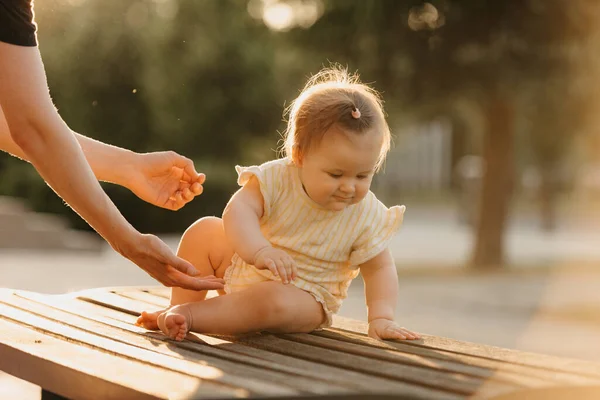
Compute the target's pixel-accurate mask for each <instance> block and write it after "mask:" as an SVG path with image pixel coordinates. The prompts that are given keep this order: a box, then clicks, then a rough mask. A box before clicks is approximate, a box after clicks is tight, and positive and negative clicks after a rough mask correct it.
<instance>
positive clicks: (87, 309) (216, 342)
mask: <svg viewBox="0 0 600 400" xmlns="http://www.w3.org/2000/svg"><path fill="white" fill-rule="evenodd" d="M25 295H26V296H30V294H29V293H27V294H25ZM42 301H43V300H42ZM45 301H46V302H47V303H48V302H49V301H52V300H49V299H48V298H46V299H45ZM49 304H52V305H53V306H54V307H59V308H61V309H65V310H67V311H70V312H73V313H75V314H77V315H82V316H85V317H86V318H92V319H93V320H96V321H99V322H103V323H107V324H111V325H113V326H115V327H118V328H120V329H123V330H127V331H130V332H135V333H138V334H140V335H143V336H147V337H152V338H162V339H163V340H164V336H163V335H162V334H160V333H154V332H148V331H146V330H145V329H142V328H138V327H136V326H134V325H132V324H133V322H134V321H135V317H133V316H131V315H129V314H124V313H121V312H119V311H116V310H112V309H109V308H102V306H99V305H97V304H91V303H84V302H82V303H77V304H73V302H69V303H64V302H61V303H54V302H53V303H49ZM91 308H97V309H91ZM100 314H103V315H106V316H107V317H109V318H104V317H101V316H99V315H100ZM188 339H189V341H190V342H195V343H190V342H188V341H185V342H181V343H177V346H181V347H183V348H186V349H190V350H192V351H195V352H198V353H199V354H210V355H215V356H217V357H220V358H223V359H229V360H231V361H235V362H238V363H247V364H250V365H255V366H257V367H260V368H267V369H275V370H278V371H282V372H286V373H290V374H295V375H300V376H306V377H310V378H312V379H317V380H319V379H320V380H326V381H327V382H330V383H333V384H339V385H343V386H345V387H348V388H355V389H356V390H361V391H373V390H374V389H373V387H374V386H375V388H376V389H375V391H378V389H381V391H383V392H385V391H388V386H389V382H388V381H386V380H383V379H379V378H375V377H370V376H368V375H365V374H360V373H357V372H354V371H348V370H346V369H345V368H337V367H330V366H327V365H322V364H319V363H314V362H310V361H305V360H300V359H297V358H293V357H289V356H285V355H282V354H277V353H272V352H269V351H265V350H260V349H255V348H252V347H248V346H244V345H241V344H237V343H234V342H231V341H228V340H224V339H222V338H221V337H211V336H206V335H200V334H193V335H190V336H188ZM196 343H201V344H203V345H202V346H200V345H198V344H196ZM392 389H393V388H392ZM390 390H391V389H390Z"/></svg>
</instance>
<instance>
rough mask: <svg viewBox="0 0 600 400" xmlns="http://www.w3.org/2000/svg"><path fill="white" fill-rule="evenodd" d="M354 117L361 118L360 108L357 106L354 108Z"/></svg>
mask: <svg viewBox="0 0 600 400" xmlns="http://www.w3.org/2000/svg"><path fill="white" fill-rule="evenodd" d="M351 114H352V118H354V119H359V118H360V110H359V109H358V108H356V107H354V109H353V110H352V113H351Z"/></svg>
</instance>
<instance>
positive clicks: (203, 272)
mask: <svg viewBox="0 0 600 400" xmlns="http://www.w3.org/2000/svg"><path fill="white" fill-rule="evenodd" d="M177 255H178V256H179V257H181V258H183V259H184V260H188V261H189V262H191V263H192V264H193V265H194V267H196V269H197V270H198V272H199V275H198V276H208V275H215V276H217V277H218V278H223V275H224V274H225V270H226V269H227V267H228V266H229V263H230V261H231V257H233V249H232V248H231V246H229V243H228V241H227V239H226V237H225V231H224V229H223V221H222V220H221V219H220V218H216V217H206V218H201V219H199V220H198V221H196V222H195V223H194V224H192V225H191V226H190V227H189V228H188V229H187V230H186V231H185V232H184V234H183V236H182V237H181V241H180V242H179V247H178V249H177ZM205 297H206V290H202V291H195V290H186V289H182V288H177V287H175V288H172V289H171V303H170V304H171V306H175V305H178V304H184V303H189V302H193V301H201V300H204V298H205ZM164 311H165V310H159V311H155V312H151V313H149V312H146V311H144V312H142V315H140V317H139V318H138V319H137V322H136V324H137V325H141V326H143V327H144V328H146V329H158V325H157V324H156V319H157V318H158V316H159V315H160V314H162V313H163V312H164Z"/></svg>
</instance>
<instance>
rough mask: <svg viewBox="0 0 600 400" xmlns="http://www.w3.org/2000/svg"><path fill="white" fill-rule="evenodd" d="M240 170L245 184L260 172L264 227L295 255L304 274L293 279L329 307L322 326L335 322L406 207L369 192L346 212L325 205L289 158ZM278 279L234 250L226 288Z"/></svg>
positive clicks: (274, 241)
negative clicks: (308, 191) (388, 204)
mask: <svg viewBox="0 0 600 400" xmlns="http://www.w3.org/2000/svg"><path fill="white" fill-rule="evenodd" d="M236 170H237V172H238V184H239V185H240V186H243V185H245V184H246V182H248V180H249V179H250V178H251V177H252V176H253V175H254V176H256V177H257V179H258V182H259V183H260V191H261V193H262V195H263V198H264V207H263V208H264V213H263V217H262V218H261V220H260V227H261V232H262V234H263V235H264V236H265V238H266V239H267V240H268V241H269V242H271V244H272V245H273V246H274V247H277V248H280V249H283V250H285V251H286V252H287V253H288V254H289V255H290V256H292V258H293V259H294V260H295V262H296V265H297V267H298V277H297V278H296V279H294V281H293V282H292V284H294V285H295V286H296V287H298V288H300V289H303V290H306V291H307V292H309V293H310V294H312V295H313V296H314V298H315V299H316V300H317V301H318V302H319V303H321V305H322V306H323V309H324V311H325V314H326V316H327V320H326V321H325V322H324V323H323V325H322V326H321V328H323V327H328V326H331V322H332V315H333V314H334V313H336V312H337V311H338V310H339V308H340V306H341V304H342V300H344V299H345V298H346V296H347V292H348V287H349V286H350V282H351V281H352V280H353V279H354V278H356V277H357V275H358V266H359V265H360V264H362V263H364V262H366V261H368V260H370V259H371V258H373V257H375V256H376V255H377V254H379V253H380V252H382V251H383V250H385V249H386V248H387V246H388V244H389V242H390V240H391V239H392V237H393V236H394V234H395V233H396V232H397V231H398V229H399V228H400V225H401V223H402V218H403V215H404V210H405V207H404V206H394V207H391V208H389V209H388V208H387V207H386V206H385V205H383V203H381V202H380V201H379V200H377V198H376V197H375V195H374V194H373V193H372V192H371V191H369V193H368V194H367V196H366V197H365V198H364V199H363V200H362V201H360V202H359V203H357V204H353V205H351V206H349V207H346V208H345V209H344V210H342V211H331V210H327V209H324V208H322V207H320V206H319V205H318V204H316V203H315V202H314V201H313V200H312V199H311V198H310V197H308V195H307V194H306V192H305V191H304V189H303V188H302V184H301V182H300V178H299V176H298V170H297V167H296V166H294V164H293V163H292V162H291V161H290V160H289V158H282V159H278V160H273V161H269V162H267V163H264V164H262V165H260V166H251V167H240V166H236ZM278 279H279V278H278V277H275V276H274V275H273V274H272V273H271V271H269V270H266V269H265V270H259V269H256V268H254V266H252V265H250V264H247V263H245V262H244V261H243V260H242V259H241V258H240V257H239V256H238V255H237V254H234V256H233V258H232V260H231V266H230V267H229V268H227V271H225V292H226V293H232V292H237V291H240V290H244V289H246V288H248V287H249V286H250V285H253V284H255V283H259V282H263V281H267V280H278Z"/></svg>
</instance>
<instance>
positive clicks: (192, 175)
mask: <svg viewBox="0 0 600 400" xmlns="http://www.w3.org/2000/svg"><path fill="white" fill-rule="evenodd" d="M205 178H206V177H205V175H204V174H198V172H196V170H195V169H194V163H193V162H192V160H190V159H188V158H186V157H183V156H181V155H179V154H177V153H175V152H173V151H161V152H156V153H146V154H138V155H137V157H136V161H135V164H134V167H133V168H132V169H131V170H130V172H129V173H128V178H127V182H126V183H125V185H126V186H127V188H129V190H131V191H132V192H133V193H135V195H136V196H138V197H139V198H140V199H142V200H144V201H146V202H148V203H150V204H153V205H155V206H158V207H162V208H166V209H169V210H173V211H176V210H179V209H180V208H182V207H183V206H185V205H186V204H187V203H189V202H190V201H192V200H193V199H194V197H195V196H198V195H199V194H201V193H202V191H203V187H202V184H203V183H204V180H205Z"/></svg>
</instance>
